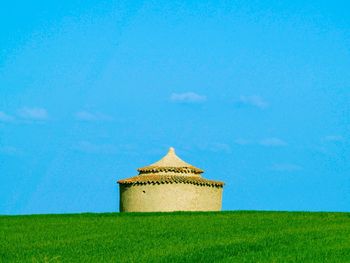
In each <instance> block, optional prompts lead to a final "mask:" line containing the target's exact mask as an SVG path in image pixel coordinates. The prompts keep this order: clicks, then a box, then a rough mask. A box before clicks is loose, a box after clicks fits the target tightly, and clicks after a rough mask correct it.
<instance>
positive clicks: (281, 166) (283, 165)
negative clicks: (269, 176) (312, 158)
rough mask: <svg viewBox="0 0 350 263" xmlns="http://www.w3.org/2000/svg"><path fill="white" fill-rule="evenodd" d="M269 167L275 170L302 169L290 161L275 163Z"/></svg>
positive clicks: (290, 170)
mask: <svg viewBox="0 0 350 263" xmlns="http://www.w3.org/2000/svg"><path fill="white" fill-rule="evenodd" d="M270 169H271V170H273V171H277V172H294V171H300V170H302V167H301V166H299V165H296V164H292V163H276V164H273V165H272V166H271V167H270Z"/></svg>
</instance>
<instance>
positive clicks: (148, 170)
mask: <svg viewBox="0 0 350 263" xmlns="http://www.w3.org/2000/svg"><path fill="white" fill-rule="evenodd" d="M137 170H138V172H139V174H138V175H137V176H134V177H131V178H127V179H123V180H119V181H118V183H119V190H120V212H157V211H163V212H165V211H220V210H221V206H222V190H223V186H224V183H223V182H219V181H212V180H208V179H205V178H203V177H202V175H201V174H202V173H203V172H204V171H203V170H201V169H199V168H197V167H194V166H192V165H190V164H188V163H186V162H184V161H183V160H181V159H180V158H179V157H178V156H177V155H176V153H175V150H174V148H170V149H169V152H168V153H167V154H166V155H165V156H164V157H163V158H162V159H161V160H159V161H158V162H156V163H153V164H151V165H149V166H146V167H142V168H139V169H137Z"/></svg>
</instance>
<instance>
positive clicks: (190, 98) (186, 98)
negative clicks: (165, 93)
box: [170, 92, 207, 103]
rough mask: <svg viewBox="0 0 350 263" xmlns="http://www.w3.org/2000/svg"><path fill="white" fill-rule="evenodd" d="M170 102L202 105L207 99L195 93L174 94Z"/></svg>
mask: <svg viewBox="0 0 350 263" xmlns="http://www.w3.org/2000/svg"><path fill="white" fill-rule="evenodd" d="M170 100H171V101H172V102H177V103H202V102H205V101H206V100H207V97H206V96H204V95H199V94H197V93H195V92H185V93H172V94H171V96H170Z"/></svg>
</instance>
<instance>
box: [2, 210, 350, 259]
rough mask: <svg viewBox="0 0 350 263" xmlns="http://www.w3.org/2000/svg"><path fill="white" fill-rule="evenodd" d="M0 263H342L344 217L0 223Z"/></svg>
mask: <svg viewBox="0 0 350 263" xmlns="http://www.w3.org/2000/svg"><path fill="white" fill-rule="evenodd" d="M0 238H1V239H0V261H1V262H350V213H301V212H294V213H291V212H253V211H252V212H245V211H241V212H221V213H216V212H215V213H210V212H208V213H185V212H184V213H130V214H127V213H125V214H117V213H113V214H72V215H31V216H0Z"/></svg>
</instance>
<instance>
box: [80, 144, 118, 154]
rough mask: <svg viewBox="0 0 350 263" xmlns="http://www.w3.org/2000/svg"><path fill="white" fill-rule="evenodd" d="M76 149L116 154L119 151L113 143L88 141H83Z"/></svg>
mask: <svg viewBox="0 0 350 263" xmlns="http://www.w3.org/2000/svg"><path fill="white" fill-rule="evenodd" d="M73 149H74V150H77V151H80V152H84V153H92V154H115V153H117V148H116V147H115V146H114V145H111V144H96V143H91V142H88V141H81V142H79V143H78V144H77V145H76V146H75V147H73Z"/></svg>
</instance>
